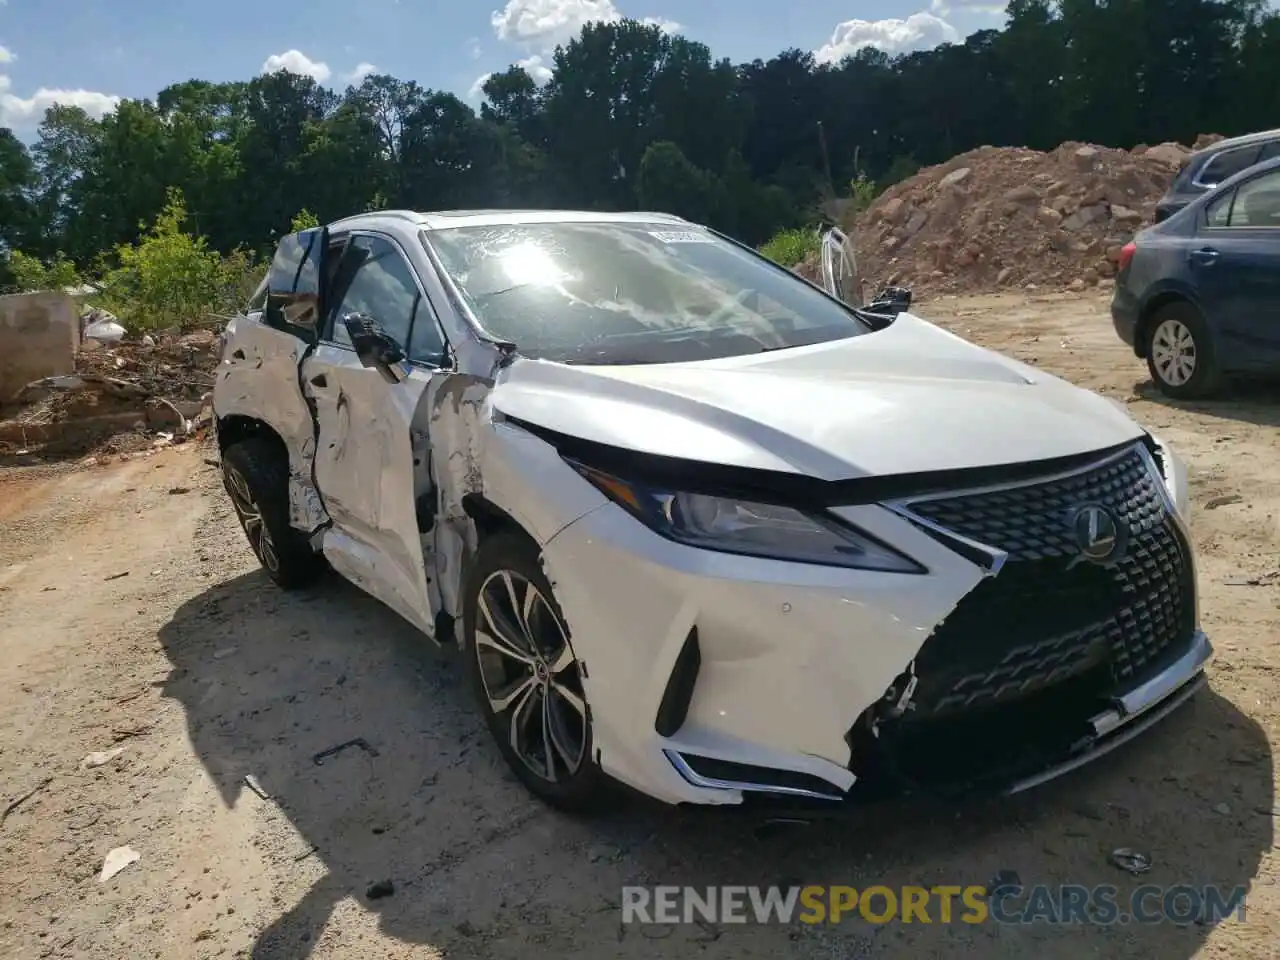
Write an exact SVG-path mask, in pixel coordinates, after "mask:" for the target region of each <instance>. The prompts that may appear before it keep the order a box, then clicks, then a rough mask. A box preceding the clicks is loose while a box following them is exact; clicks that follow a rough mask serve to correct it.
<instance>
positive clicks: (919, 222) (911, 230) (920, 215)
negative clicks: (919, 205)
mask: <svg viewBox="0 0 1280 960" xmlns="http://www.w3.org/2000/svg"><path fill="white" fill-rule="evenodd" d="M928 222H929V214H928V213H926V212H925V211H924V210H917V211H916V212H915V213H913V214H912V215H911V219H910V220H908V221H907V226H906V228H905V230H906V234H907V236H908V237H914V236H915V235H916V234H917V233H919V232H920V231H921V230H923V229H924V225H925V224H926V223H928Z"/></svg>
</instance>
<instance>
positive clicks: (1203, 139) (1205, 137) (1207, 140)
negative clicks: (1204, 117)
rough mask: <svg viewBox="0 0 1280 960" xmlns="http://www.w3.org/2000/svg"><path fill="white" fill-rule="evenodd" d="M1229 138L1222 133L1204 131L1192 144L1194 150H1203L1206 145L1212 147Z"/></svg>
mask: <svg viewBox="0 0 1280 960" xmlns="http://www.w3.org/2000/svg"><path fill="white" fill-rule="evenodd" d="M1225 139H1227V138H1226V137H1224V136H1223V135H1222V134H1220V133H1202V134H1200V136H1198V137H1196V142H1195V143H1193V144H1192V145H1191V149H1192V150H1203V149H1204V148H1205V147H1212V146H1213V145H1214V144H1215V143H1221V142H1222V141H1223V140H1225Z"/></svg>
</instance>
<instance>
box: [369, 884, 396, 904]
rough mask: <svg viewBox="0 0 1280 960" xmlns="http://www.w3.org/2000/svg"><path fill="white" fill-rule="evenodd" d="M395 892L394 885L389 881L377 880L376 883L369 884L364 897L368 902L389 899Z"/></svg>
mask: <svg viewBox="0 0 1280 960" xmlns="http://www.w3.org/2000/svg"><path fill="white" fill-rule="evenodd" d="M395 892H396V885H395V884H394V883H392V882H391V881H390V880H379V881H378V882H377V883H371V884H369V889H368V890H366V891H365V892H364V895H365V896H366V897H368V898H369V899H370V900H381V899H382V898H383V897H389V896H391V895H393V894H394V893H395Z"/></svg>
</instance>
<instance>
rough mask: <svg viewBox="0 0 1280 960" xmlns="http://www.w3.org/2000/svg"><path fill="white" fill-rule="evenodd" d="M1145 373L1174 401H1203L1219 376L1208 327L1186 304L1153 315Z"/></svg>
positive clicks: (1173, 306) (1192, 307) (1171, 306)
mask: <svg viewBox="0 0 1280 960" xmlns="http://www.w3.org/2000/svg"><path fill="white" fill-rule="evenodd" d="M1147 330H1148V333H1147V344H1146V347H1147V369H1148V370H1150V371H1151V379H1152V380H1154V381H1155V384H1156V386H1157V387H1159V388H1160V392H1161V393H1163V394H1165V396H1168V397H1173V398H1174V399H1177V400H1191V399H1195V398H1197V397H1206V396H1209V395H1210V394H1212V393H1213V392H1214V391H1215V390H1217V389H1218V386H1219V384H1220V381H1221V375H1220V372H1219V369H1218V361H1217V357H1216V356H1215V354H1214V349H1213V338H1212V336H1211V334H1210V333H1209V325H1208V324H1207V323H1205V320H1204V317H1203V316H1201V314H1200V311H1199V310H1197V309H1196V308H1195V307H1194V306H1192V305H1191V304H1189V303H1186V302H1182V303H1171V304H1169V305H1167V306H1164V307H1161V308H1160V309H1159V310H1158V311H1156V315H1155V316H1154V317H1152V319H1151V322H1150V324H1148V327H1147Z"/></svg>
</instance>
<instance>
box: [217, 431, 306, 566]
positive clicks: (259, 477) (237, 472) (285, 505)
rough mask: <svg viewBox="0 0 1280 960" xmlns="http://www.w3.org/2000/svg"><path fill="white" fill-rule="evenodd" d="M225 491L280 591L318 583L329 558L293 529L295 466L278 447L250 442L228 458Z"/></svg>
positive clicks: (224, 471)
mask: <svg viewBox="0 0 1280 960" xmlns="http://www.w3.org/2000/svg"><path fill="white" fill-rule="evenodd" d="M222 485H223V487H225V488H226V491H227V496H229V497H230V498H231V505H232V506H233V507H235V510H236V516H237V517H239V519H240V526H241V527H242V528H243V529H244V534H245V537H246V538H247V539H248V541H249V546H250V547H251V548H252V549H253V553H254V555H255V556H256V557H257V558H258V562H259V563H261V564H262V569H263V570H265V571H266V574H267V576H268V577H270V578H271V579H272V580H273V581H274V582H275V583H276V584H277V585H278V586H280V587H282V588H283V589H285V590H296V589H298V588H300V587H305V586H307V585H308V584H311V583H314V582H315V580H316V578H317V577H318V576H319V575H320V574H321V573H322V572H323V571H324V568H325V563H324V557H322V556H321V555H320V554H318V553H316V552H315V551H314V550H312V549H311V544H310V542H309V541H308V540H307V537H306V536H305V535H304V534H303V533H302V532H301V531H299V530H296V529H294V528H293V527H292V526H290V525H289V463H288V460H287V459H286V457H285V454H284V451H282V450H281V449H280V447H279V445H278V444H276V443H273V442H272V441H271V440H268V439H266V438H264V437H250V438H248V439H247V440H241V441H240V442H239V443H236V444H233V445H232V446H230V447H228V448H227V449H226V451H225V452H223V454H222Z"/></svg>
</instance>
